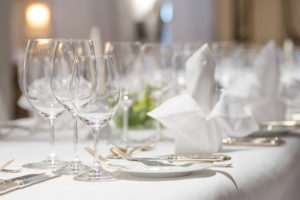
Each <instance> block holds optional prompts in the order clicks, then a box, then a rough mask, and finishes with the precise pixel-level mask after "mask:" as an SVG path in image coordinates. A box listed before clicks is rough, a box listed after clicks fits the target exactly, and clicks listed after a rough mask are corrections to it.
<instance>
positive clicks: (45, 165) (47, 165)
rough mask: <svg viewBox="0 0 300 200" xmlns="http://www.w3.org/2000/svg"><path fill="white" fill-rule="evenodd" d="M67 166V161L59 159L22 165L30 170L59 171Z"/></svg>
mask: <svg viewBox="0 0 300 200" xmlns="http://www.w3.org/2000/svg"><path fill="white" fill-rule="evenodd" d="M65 165H67V162H66V161H62V160H58V159H55V160H51V159H47V160H43V161H40V162H36V163H28V164H25V165H22V167H24V168H29V169H59V168H62V167H63V166H65Z"/></svg>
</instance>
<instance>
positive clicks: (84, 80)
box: [70, 56, 120, 181]
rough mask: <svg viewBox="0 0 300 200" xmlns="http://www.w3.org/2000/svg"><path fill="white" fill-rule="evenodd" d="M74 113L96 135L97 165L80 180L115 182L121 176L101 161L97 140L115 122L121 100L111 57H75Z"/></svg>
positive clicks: (113, 60)
mask: <svg viewBox="0 0 300 200" xmlns="http://www.w3.org/2000/svg"><path fill="white" fill-rule="evenodd" d="M70 92H71V94H72V98H71V102H72V104H73V107H74V109H73V111H74V112H75V114H76V116H78V117H79V119H80V120H81V121H82V122H83V123H85V124H87V125H88V126H90V127H91V128H92V130H93V136H94V162H93V166H92V168H91V170H90V171H88V172H86V173H83V174H80V175H78V176H75V177H74V179H75V180H79V181H101V180H109V179H113V178H114V177H115V176H117V175H118V174H117V173H115V172H112V171H109V170H107V169H105V168H104V167H103V166H102V165H101V163H100V161H99V159H98V137H99V135H100V132H101V130H102V128H103V127H105V126H106V125H107V124H108V123H109V122H110V120H111V119H112V117H113V115H114V113H115V112H116V109H117V107H118V103H119V99H120V89H119V77H118V74H117V70H116V61H115V59H114V58H113V57H112V56H100V57H95V56H78V57H76V58H75V62H74V68H73V74H72V79H71V84H70Z"/></svg>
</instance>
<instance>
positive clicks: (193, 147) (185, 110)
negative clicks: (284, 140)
mask: <svg viewBox="0 0 300 200" xmlns="http://www.w3.org/2000/svg"><path fill="white" fill-rule="evenodd" d="M214 73H215V62H214V60H213V57H212V55H211V52H210V50H209V48H208V45H203V46H202V47H201V48H200V49H199V50H198V51H196V52H195V53H194V54H193V55H192V57H191V58H189V60H188V61H187V63H186V80H187V84H186V85H187V88H186V94H183V95H180V96H176V97H173V98H171V99H169V100H167V101H165V102H164V103H163V104H162V105H160V106H159V107H157V108H156V109H154V110H153V111H151V112H149V113H148V115H149V116H151V117H153V118H155V119H156V120H158V121H160V122H161V123H162V124H163V125H164V126H165V127H167V128H168V129H171V130H173V132H174V138H175V154H207V153H213V152H217V151H219V150H220V149H221V145H222V136H223V135H241V136H243V135H245V134H248V133H250V132H252V131H253V130H256V129H257V125H256V123H255V122H254V121H253V120H251V118H250V117H249V116H248V115H247V114H246V113H245V112H244V111H243V108H242V107H241V106H240V105H239V104H238V103H236V104H235V103H230V101H231V98H230V96H228V95H227V93H225V92H222V93H221V92H220V90H218V88H217V83H216V81H215V80H214Z"/></svg>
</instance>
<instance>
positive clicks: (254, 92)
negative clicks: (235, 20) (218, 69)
mask: <svg viewBox="0 0 300 200" xmlns="http://www.w3.org/2000/svg"><path fill="white" fill-rule="evenodd" d="M228 92H229V93H230V95H231V96H232V97H235V98H236V99H237V101H239V102H241V104H243V106H244V108H245V109H246V111H247V112H248V113H249V114H250V115H252V116H253V118H254V119H255V120H256V122H257V123H261V122H265V121H277V120H283V119H284V115H285V103H284V100H283V97H282V95H281V94H282V93H281V84H280V68H279V64H278V59H277V46H276V44H275V42H273V41H270V42H268V44H266V45H265V46H264V47H263V48H262V49H261V51H260V52H259V53H258V54H257V56H256V58H255V60H254V64H253V71H252V73H248V74H246V75H245V76H243V77H238V78H237V79H236V80H235V83H234V84H233V86H232V87H231V88H229V89H228Z"/></svg>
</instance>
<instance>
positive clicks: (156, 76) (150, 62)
mask: <svg viewBox="0 0 300 200" xmlns="http://www.w3.org/2000/svg"><path fill="white" fill-rule="evenodd" d="M172 54H173V50H172V46H171V45H169V44H160V43H145V44H144V45H143V46H142V55H143V79H144V81H145V82H146V90H147V91H148V93H149V95H150V97H151V98H152V99H153V100H154V101H155V104H156V106H158V105H159V104H160V103H161V101H162V100H163V97H164V96H165V95H166V94H167V93H168V92H169V91H170V89H171V88H172V87H173V85H174V84H173V82H174V80H173V78H172V74H173V72H172ZM160 126H161V125H160V123H159V121H156V134H155V137H154V138H153V142H154V143H156V142H158V141H159V140H160V135H161V133H160V130H161V129H160Z"/></svg>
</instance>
